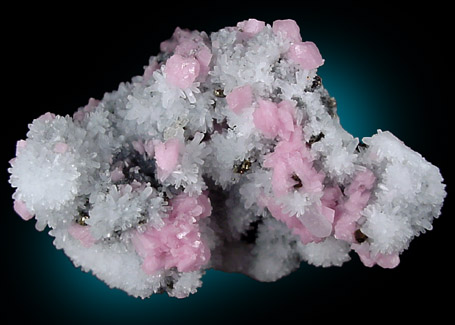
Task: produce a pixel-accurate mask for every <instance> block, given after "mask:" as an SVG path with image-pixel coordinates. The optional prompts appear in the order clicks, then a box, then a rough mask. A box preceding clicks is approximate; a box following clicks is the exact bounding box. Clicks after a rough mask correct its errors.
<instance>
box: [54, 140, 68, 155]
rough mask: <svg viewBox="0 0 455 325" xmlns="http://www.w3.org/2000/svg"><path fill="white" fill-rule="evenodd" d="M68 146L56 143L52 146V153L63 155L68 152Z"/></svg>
mask: <svg viewBox="0 0 455 325" xmlns="http://www.w3.org/2000/svg"><path fill="white" fill-rule="evenodd" d="M68 148H69V147H68V145H67V144H66V143H64V142H57V143H56V144H55V145H54V152H56V153H65V152H66V151H67V150H68Z"/></svg>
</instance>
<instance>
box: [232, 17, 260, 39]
mask: <svg viewBox="0 0 455 325" xmlns="http://www.w3.org/2000/svg"><path fill="white" fill-rule="evenodd" d="M237 27H238V28H239V29H241V32H242V33H243V34H245V35H246V36H248V37H253V36H254V35H256V34H257V33H259V32H260V31H261V30H263V29H264V27H265V22H263V21H261V20H257V19H254V18H250V19H248V20H244V21H241V22H239V23H237Z"/></svg>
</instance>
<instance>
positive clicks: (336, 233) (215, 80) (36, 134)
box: [9, 19, 446, 298]
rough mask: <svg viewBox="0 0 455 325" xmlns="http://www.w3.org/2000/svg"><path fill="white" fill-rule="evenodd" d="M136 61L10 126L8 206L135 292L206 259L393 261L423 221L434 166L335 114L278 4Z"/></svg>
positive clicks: (308, 48) (271, 272)
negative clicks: (62, 112)
mask: <svg viewBox="0 0 455 325" xmlns="http://www.w3.org/2000/svg"><path fill="white" fill-rule="evenodd" d="M160 50H161V53H159V54H158V55H157V56H152V57H151V58H150V61H149V63H148V65H147V66H146V67H145V68H144V73H143V75H141V76H136V77H134V78H133V79H132V80H131V81H130V82H126V83H122V84H120V86H119V88H118V90H116V91H113V92H111V93H106V94H105V95H104V97H103V98H102V99H100V100H96V99H93V98H91V99H90V100H89V101H88V104H87V105H86V106H85V107H81V108H79V109H78V110H77V111H76V112H75V113H74V115H73V116H59V115H54V114H52V113H46V114H44V115H42V116H40V117H38V118H37V119H35V120H34V121H33V122H32V123H31V124H30V130H29V132H28V133H27V138H26V140H20V141H18V142H17V151H16V157H15V158H13V159H12V160H11V161H10V163H11V168H10V169H9V172H10V174H11V177H10V183H11V185H12V186H13V187H14V188H15V189H16V191H15V193H14V195H13V199H14V209H15V211H16V212H17V213H18V214H19V215H20V216H21V217H22V218H23V219H24V220H29V219H32V218H35V219H36V226H37V228H38V229H39V230H43V229H44V228H45V227H46V226H48V227H49V228H50V229H51V231H50V235H51V236H53V237H54V238H55V239H54V244H55V246H56V247H57V248H58V249H63V250H64V252H65V253H66V254H67V255H68V256H69V257H70V258H71V259H72V261H73V262H74V264H75V265H76V266H81V267H82V268H83V270H85V271H89V270H90V271H92V272H93V273H94V274H95V275H96V276H97V277H99V278H100V279H102V280H103V281H105V282H106V283H107V284H108V285H109V286H111V287H116V288H120V289H122V290H124V291H126V292H127V293H128V294H130V295H133V296H135V297H142V298H145V297H148V296H150V295H152V294H153V293H163V292H167V293H168V294H169V295H170V296H174V297H178V298H184V297H187V296H188V295H190V294H191V293H195V292H196V290H197V288H198V287H200V286H201V285H202V281H201V277H202V276H203V274H204V272H205V270H207V269H210V268H213V269H217V270H223V271H227V272H241V273H244V274H246V275H248V276H250V277H252V278H254V279H257V280H259V281H275V280H277V279H279V278H281V277H283V276H285V275H287V274H289V273H290V272H292V271H293V270H295V269H297V268H298V266H299V264H300V263H301V261H306V262H307V263H310V264H313V265H317V266H323V267H328V266H340V265H342V264H343V263H344V262H347V261H348V260H349V259H350V256H349V253H350V252H351V251H353V252H355V253H356V254H358V255H359V257H360V260H361V261H362V262H363V264H365V265H366V266H368V267H371V266H373V265H379V266H380V267H383V268H394V267H396V266H397V265H398V264H399V262H400V259H399V256H400V254H401V253H402V252H403V251H404V250H405V249H407V248H408V247H409V244H410V242H411V241H412V239H413V238H414V237H415V236H418V235H419V234H421V233H423V232H425V231H427V230H431V229H432V221H433V219H434V218H437V217H438V216H439V215H440V211H441V207H442V204H443V201H444V198H445V195H446V192H445V185H444V184H443V178H442V176H441V174H440V172H439V169H438V168H437V167H435V166H433V165H432V164H431V163H429V162H427V161H426V160H425V159H424V158H423V157H422V156H421V155H419V154H418V153H416V152H414V151H413V150H411V149H410V148H409V147H407V146H406V145H405V144H404V143H403V142H401V141H400V140H399V139H397V138H396V137H395V136H394V135H393V134H392V133H390V132H387V131H385V132H383V131H381V130H378V132H377V134H375V135H373V136H371V137H367V138H363V139H362V141H361V142H360V141H359V139H358V138H355V137H353V136H352V135H351V134H349V133H348V132H346V131H345V130H344V129H343V128H342V127H341V125H340V121H339V118H338V115H337V111H336V109H337V107H336V101H335V99H334V98H333V97H331V96H330V95H329V93H328V91H327V90H326V89H325V88H324V85H323V81H322V80H323V79H322V78H321V76H319V75H317V69H318V67H320V66H321V65H322V64H323V63H324V59H323V58H322V56H321V53H320V52H319V50H318V48H317V46H316V45H315V44H314V43H313V42H311V41H303V39H302V37H301V34H300V29H299V27H298V25H297V24H296V23H295V21H293V20H276V21H274V22H273V23H272V25H270V24H266V23H265V22H263V21H259V20H256V19H249V20H246V21H242V22H239V23H238V24H237V25H236V26H234V27H226V28H224V29H221V30H219V31H218V32H214V33H212V34H211V35H207V34H206V33H204V32H198V31H189V30H185V29H180V28H176V30H175V32H174V34H173V35H172V38H171V39H169V40H167V41H164V42H162V43H161V46H160Z"/></svg>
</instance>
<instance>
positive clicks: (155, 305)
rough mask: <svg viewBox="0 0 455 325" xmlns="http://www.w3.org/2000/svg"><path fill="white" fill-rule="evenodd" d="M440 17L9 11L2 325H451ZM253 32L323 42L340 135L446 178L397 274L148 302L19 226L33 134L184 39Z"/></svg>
mask: <svg viewBox="0 0 455 325" xmlns="http://www.w3.org/2000/svg"><path fill="white" fill-rule="evenodd" d="M380 3H381V4H380ZM441 3H442V2H440V3H439V2H435V1H432V2H426V3H422V2H420V4H413V5H412V6H403V5H402V6H400V5H398V4H397V2H395V3H393V4H390V3H389V4H387V5H385V4H382V2H372V4H370V5H368V6H367V5H358V4H356V3H354V2H343V3H342V4H341V3H339V4H333V3H329V2H319V1H312V2H305V1H292V2H291V1H276V2H258V3H254V4H253V3H250V2H243V3H235V2H227V1H213V2H204V1H199V2H196V1H193V2H188V3H187V4H184V5H181V4H179V3H176V4H172V3H170V4H166V2H159V3H158V2H150V3H149V4H148V5H147V6H143V5H139V4H134V3H132V2H126V3H124V4H121V5H122V6H124V7H123V8H121V9H120V10H119V11H117V12H115V13H111V12H102V11H100V10H99V8H98V10H95V9H94V8H92V7H84V8H82V7H81V5H80V3H78V4H74V5H71V4H69V3H67V2H65V3H64V4H63V3H62V4H61V5H54V6H49V7H47V6H43V5H39V6H38V5H37V6H30V5H25V3H24V5H23V6H22V7H21V8H11V9H8V10H5V11H4V16H5V17H4V18H6V19H8V18H12V19H11V22H9V23H7V24H6V25H5V26H4V27H3V28H2V34H3V36H4V37H3V44H4V48H3V49H2V51H3V52H4V53H3V54H7V55H8V59H6V60H4V61H3V65H4V71H7V70H10V69H12V71H13V74H11V75H9V74H6V75H5V74H3V78H4V81H7V83H8V88H7V91H6V92H5V93H3V97H4V98H5V100H6V99H13V100H12V102H8V103H6V102H4V103H3V108H2V112H3V128H2V135H3V145H4V146H5V147H4V153H5V154H6V155H5V156H4V157H2V160H1V166H2V167H1V170H2V172H1V176H2V179H1V184H2V196H1V199H2V220H3V223H2V227H1V233H2V243H3V249H2V255H3V256H6V258H5V257H3V258H2V259H1V263H2V264H1V265H2V267H1V269H2V290H1V292H2V296H3V297H2V298H3V299H2V304H1V309H2V313H1V314H2V318H4V319H5V320H6V319H7V318H8V317H12V318H10V320H11V323H21V322H25V321H32V322H34V323H36V324H39V323H59V324H68V323H78V324H104V323H106V324H114V323H127V324H193V323H194V324H221V323H234V324H242V323H248V324H263V323H271V324H287V323H289V322H290V321H296V322H299V324H305V323H306V322H309V321H310V319H313V318H317V319H318V320H319V322H324V321H325V320H328V319H331V318H333V319H335V320H336V321H337V323H339V322H344V321H347V322H348V323H352V324H365V323H368V322H372V321H376V320H379V319H384V320H386V321H388V322H392V321H393V320H397V319H398V318H400V317H405V318H404V319H406V320H410V318H412V317H414V316H417V317H418V318H420V317H422V318H423V317H431V319H432V320H436V319H437V318H439V317H446V316H447V315H449V314H450V312H451V311H452V310H451V308H452V309H453V275H454V274H453V273H454V272H453V266H452V265H451V260H452V256H453V239H452V237H453V236H452V233H453V232H452V229H453V228H452V220H451V218H452V216H451V214H450V213H449V209H450V205H451V202H450V199H451V198H450V196H451V195H450V188H451V186H450V184H449V183H450V182H449V178H450V177H451V175H449V174H450V173H451V167H452V165H453V163H451V161H450V160H451V159H453V158H451V157H450V155H451V153H452V152H451V151H452V150H451V149H453V144H452V142H451V141H450V142H449V140H453V139H452V137H451V135H450V137H451V138H450V139H449V119H450V117H451V116H452V115H449V114H453V113H452V110H453V109H454V104H453V103H454V95H453V93H454V92H453V90H452V91H451V92H446V91H445V90H443V86H444V83H445V82H446V80H449V79H448V77H449V76H450V73H449V68H450V66H451V62H450V61H451V60H453V54H452V53H453V52H451V51H447V50H446V49H445V47H446V46H447V45H450V42H452V41H453V37H452V38H450V37H446V33H447V31H448V26H449V25H450V21H449V20H447V18H448V16H449V14H448V13H449V10H451V9H449V8H448V6H447V7H444V6H443V5H442V4H441ZM117 5H118V6H120V3H119V4H117V3H115V4H114V3H111V4H109V5H106V8H107V7H111V6H117ZM16 7H19V6H16ZM9 15H11V16H10V17H8V16H9ZM248 18H257V19H260V20H264V21H266V22H267V23H270V24H271V23H272V22H273V21H274V20H275V19H286V18H292V19H294V20H296V21H297V22H298V24H299V25H300V28H301V34H302V37H303V40H309V41H313V42H315V43H316V44H317V45H318V47H319V49H320V51H321V54H322V56H323V58H325V60H326V61H325V64H324V66H322V67H321V68H320V69H319V74H320V76H321V77H322V80H323V84H324V86H325V87H326V88H327V89H328V90H329V92H330V93H331V95H332V96H335V97H336V99H337V103H338V113H339V116H340V119H341V123H342V125H343V126H344V127H345V128H346V129H347V130H348V131H349V132H351V133H352V134H353V135H354V136H357V137H360V138H361V137H364V136H370V135H372V134H374V133H375V132H376V130H377V129H382V130H390V131H391V132H392V133H394V134H395V135H396V136H397V137H399V138H400V139H401V140H403V141H404V142H405V143H406V144H407V145H408V146H410V147H411V148H412V149H414V150H416V151H417V152H419V153H421V154H422V155H423V156H424V157H425V158H426V159H427V160H429V161H430V162H431V163H433V164H435V165H437V166H438V167H439V168H440V169H441V172H442V174H443V176H444V178H445V179H446V184H448V187H447V190H448V191H449V196H448V198H447V199H446V203H445V206H444V208H443V211H442V215H441V217H440V218H439V219H437V220H435V222H434V230H432V231H430V232H427V233H426V234H424V235H422V236H420V237H418V238H416V239H415V240H414V241H413V242H412V243H411V245H410V249H409V250H407V251H405V252H404V253H403V254H402V255H401V263H400V265H399V266H398V267H397V268H396V269H393V270H384V269H381V268H379V267H373V268H367V267H364V266H363V265H362V264H361V262H360V261H359V259H358V257H356V256H354V254H352V260H351V261H350V262H347V263H345V264H344V265H343V266H342V267H333V268H316V267H313V266H308V265H306V264H305V263H302V265H301V268H300V269H299V270H298V271H296V272H294V273H293V274H291V275H289V276H287V277H285V278H283V279H281V280H279V281H277V282H275V283H260V282H256V281H254V280H252V279H250V278H248V277H246V276H243V275H240V274H227V273H222V272H219V271H213V270H209V271H208V272H207V274H206V275H205V276H204V277H203V278H202V280H203V282H204V284H203V286H202V287H201V288H200V289H199V290H198V292H197V293H196V294H194V295H191V296H190V297H189V298H186V299H183V300H179V299H176V298H170V297H168V296H167V295H153V296H152V297H151V298H149V299H145V300H142V299H139V298H133V297H130V296H128V295H127V294H126V293H124V292H123V291H121V290H118V289H110V288H108V286H107V285H105V284H104V283H103V282H102V281H100V280H98V279H97V278H95V277H94V276H93V275H91V274H90V273H85V272H82V271H81V270H80V269H76V268H75V267H74V266H73V265H72V263H71V261H70V260H69V259H68V258H67V257H66V256H65V254H64V253H63V252H62V251H57V250H56V249H55V247H54V246H53V245H52V238H51V237H50V236H48V235H47V233H46V232H47V230H46V231H45V232H42V233H40V232H37V231H36V230H35V229H34V221H28V222H24V221H23V220H22V219H20V218H19V217H18V216H17V215H16V214H15V213H14V211H13V208H12V207H13V201H12V199H11V195H12V193H13V189H12V188H11V187H10V186H9V184H8V181H7V180H8V173H7V172H6V170H7V168H8V163H7V162H8V160H9V159H11V158H12V157H13V156H14V152H15V142H16V140H19V139H24V138H25V134H26V132H27V124H28V123H30V122H31V121H32V120H33V119H34V118H36V117H38V116H40V115H41V114H43V113H45V112H48V111H50V112H53V113H56V114H59V115H66V114H72V112H74V111H75V110H76V109H77V108H78V107H80V106H84V105H85V104H86V103H87V101H88V98H89V97H94V98H97V99H100V98H102V96H103V94H104V92H107V91H109V92H110V91H112V90H114V89H116V88H117V87H118V84H119V83H120V82H122V81H129V80H130V79H131V77H133V76H135V75H138V74H142V72H143V67H144V66H145V65H146V64H147V63H148V58H149V57H150V56H151V55H155V54H157V53H158V51H159V44H160V42H161V41H163V40H165V39H167V38H169V37H170V36H171V35H172V33H173V31H174V29H175V27H176V26H180V27H182V28H189V29H198V30H201V31H203V30H204V31H207V32H212V31H216V30H218V29H220V28H222V27H224V26H233V25H235V24H236V23H237V22H238V21H241V20H245V19H248ZM2 24H3V23H2ZM447 82H448V81H447ZM452 84H453V83H452ZM452 84H450V85H452ZM449 319H450V318H447V319H446V320H449ZM2 323H3V321H2Z"/></svg>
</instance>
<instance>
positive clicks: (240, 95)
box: [226, 85, 253, 114]
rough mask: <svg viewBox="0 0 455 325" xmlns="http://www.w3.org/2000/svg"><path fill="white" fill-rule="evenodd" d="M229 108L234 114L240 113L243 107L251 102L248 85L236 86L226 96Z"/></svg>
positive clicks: (250, 91) (250, 90)
mask: <svg viewBox="0 0 455 325" xmlns="http://www.w3.org/2000/svg"><path fill="white" fill-rule="evenodd" d="M226 102H227V104H228V106H229V108H230V109H231V110H232V111H234V112H235V113H236V114H242V112H243V110H244V109H245V108H248V107H250V106H251V104H252V102H253V91H252V89H251V86H250V85H245V86H242V87H237V88H235V89H234V90H232V91H231V93H229V94H228V95H227V96H226Z"/></svg>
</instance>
